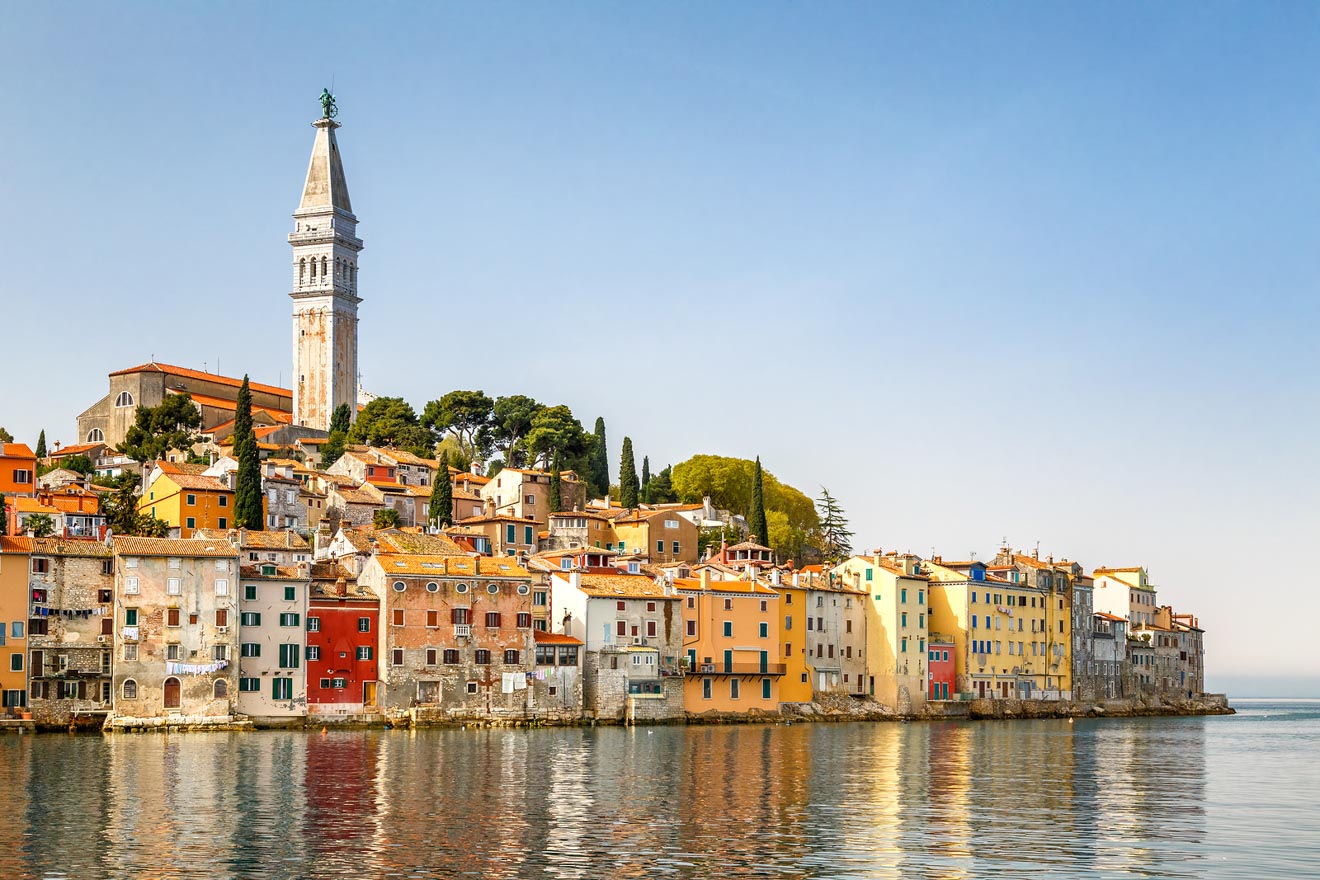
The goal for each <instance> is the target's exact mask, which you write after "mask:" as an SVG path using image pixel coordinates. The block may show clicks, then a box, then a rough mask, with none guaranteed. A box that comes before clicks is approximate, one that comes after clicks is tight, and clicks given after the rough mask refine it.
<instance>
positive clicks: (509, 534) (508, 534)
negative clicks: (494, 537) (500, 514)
mask: <svg viewBox="0 0 1320 880" xmlns="http://www.w3.org/2000/svg"><path fill="white" fill-rule="evenodd" d="M517 540H518V527H517V526H515V525H514V524H513V523H509V524H508V525H506V526H505V527H504V541H505V543H508V544H513V543H515V542H516V541H517Z"/></svg>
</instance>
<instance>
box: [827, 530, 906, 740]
mask: <svg viewBox="0 0 1320 880" xmlns="http://www.w3.org/2000/svg"><path fill="white" fill-rule="evenodd" d="M832 572H833V574H834V576H835V577H837V578H842V579H843V581H844V582H845V583H847V584H849V585H851V586H853V587H854V588H856V589H858V590H861V591H863V592H864V594H865V595H866V597H867V612H866V658H867V659H866V670H867V672H866V674H867V693H868V694H870V695H871V696H873V697H875V698H876V699H877V700H879V701H880V702H881V703H883V704H885V705H887V706H890V707H893V708H894V709H895V710H896V711H898V712H901V713H903V714H907V713H911V712H920V711H921V709H922V707H923V706H924V705H925V702H926V672H927V668H926V642H927V639H928V631H929V626H930V621H929V620H928V617H929V613H930V607H929V604H928V602H927V599H928V596H927V594H928V592H929V589H930V584H929V578H928V577H927V576H926V575H925V574H923V573H922V571H921V561H920V560H919V559H918V558H917V557H916V556H914V555H912V554H896V553H888V554H880V553H876V554H874V555H872V556H853V557H851V558H849V559H846V560H844V561H843V562H841V563H840V564H839V565H837V566H835V567H834V569H833V570H832Z"/></svg>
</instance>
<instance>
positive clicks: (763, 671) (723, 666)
mask: <svg viewBox="0 0 1320 880" xmlns="http://www.w3.org/2000/svg"><path fill="white" fill-rule="evenodd" d="M674 588H675V589H676V590H677V591H678V594H679V596H681V597H682V599H683V604H682V613H683V627H684V628H683V650H684V652H685V653H686V655H687V663H686V666H685V669H686V673H687V674H686V676H685V678H684V704H685V705H686V707H687V711H688V712H695V713H702V712H710V711H716V712H742V713H745V712H750V711H753V710H755V711H761V712H777V711H778V709H779V683H780V681H781V680H782V679H783V677H784V672H785V666H784V662H783V660H782V658H781V657H780V656H779V639H778V635H779V626H778V619H779V616H780V610H779V609H780V597H779V594H778V593H777V592H775V590H773V589H771V588H770V587H768V586H765V585H764V584H762V583H760V582H758V581H756V580H751V579H749V580H723V581H720V580H712V579H711V577H710V572H709V571H708V570H704V569H703V570H702V571H701V573H700V577H698V578H681V579H677V580H675V581H674Z"/></svg>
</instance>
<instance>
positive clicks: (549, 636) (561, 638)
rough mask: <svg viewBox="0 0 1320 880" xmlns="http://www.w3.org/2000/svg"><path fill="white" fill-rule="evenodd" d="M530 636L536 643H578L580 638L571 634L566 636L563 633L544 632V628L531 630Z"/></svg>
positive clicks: (580, 642)
mask: <svg viewBox="0 0 1320 880" xmlns="http://www.w3.org/2000/svg"><path fill="white" fill-rule="evenodd" d="M532 638H533V639H534V640H535V641H536V644H538V645H580V644H582V640H581V639H575V638H573V637H572V636H566V635H564V634H563V633H552V632H546V631H545V630H540V629H537V630H532Z"/></svg>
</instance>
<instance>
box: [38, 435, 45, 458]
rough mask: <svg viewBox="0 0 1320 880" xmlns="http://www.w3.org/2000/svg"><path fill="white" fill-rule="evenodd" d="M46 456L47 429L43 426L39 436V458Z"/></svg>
mask: <svg viewBox="0 0 1320 880" xmlns="http://www.w3.org/2000/svg"><path fill="white" fill-rule="evenodd" d="M45 457H46V429H45V428H42V429H41V433H40V434H39V435H38V436H37V458H45Z"/></svg>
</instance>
